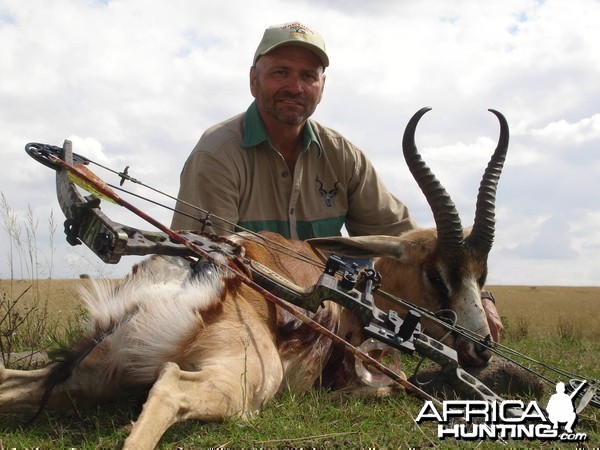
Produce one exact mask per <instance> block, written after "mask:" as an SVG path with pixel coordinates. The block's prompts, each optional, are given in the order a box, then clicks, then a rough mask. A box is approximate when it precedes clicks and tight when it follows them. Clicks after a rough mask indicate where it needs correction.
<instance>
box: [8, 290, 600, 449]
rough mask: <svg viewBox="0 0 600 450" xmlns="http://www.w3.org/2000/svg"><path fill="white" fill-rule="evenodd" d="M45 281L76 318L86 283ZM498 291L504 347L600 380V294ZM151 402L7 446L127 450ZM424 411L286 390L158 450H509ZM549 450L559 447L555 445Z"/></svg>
mask: <svg viewBox="0 0 600 450" xmlns="http://www.w3.org/2000/svg"><path fill="white" fill-rule="evenodd" d="M39 283H40V288H41V289H42V290H47V292H49V298H48V305H49V311H48V316H49V317H50V318H58V317H61V318H65V319H67V318H70V320H71V321H72V320H73V319H74V318H76V317H77V315H78V314H80V313H79V312H78V305H79V303H78V300H77V294H76V292H77V289H78V286H80V285H81V284H82V283H86V281H85V280H39ZM26 284H27V281H22V280H19V281H18V282H17V284H13V286H15V285H16V286H21V285H23V286H25V285H26ZM7 286H8V283H6V282H5V281H0V295H1V294H2V292H3V289H5V288H6V287H7ZM491 289H492V290H493V292H494V294H495V296H496V298H497V299H498V306H499V311H500V313H501V315H502V316H503V317H504V322H505V324H506V327H507V329H506V334H505V336H506V339H505V340H504V341H503V343H504V344H505V345H507V346H509V347H510V348H512V349H514V350H516V351H518V352H521V353H524V354H526V355H528V356H530V357H532V358H534V359H536V360H540V361H543V362H545V363H546V364H549V365H552V366H556V367H559V368H561V369H564V370H568V371H570V372H573V373H577V374H582V375H584V376H586V377H589V378H595V379H600V339H598V338H599V336H598V334H599V333H600V331H599V330H598V327H597V326H596V325H597V323H598V320H597V314H598V301H600V288H562V287H537V288H533V287H517V286H495V287H492V288H491ZM565 324H567V325H565ZM569 324H570V325H569ZM406 358H407V360H406V361H403V363H405V364H408V365H411V364H413V363H414V361H411V358H410V357H408V356H407V357H406ZM539 370H542V369H539ZM543 373H544V374H545V375H546V376H548V377H551V378H552V379H557V378H558V379H557V381H559V379H560V378H561V377H560V376H557V375H554V374H552V373H549V372H548V371H543ZM563 381H564V379H563ZM546 390H547V391H549V389H546ZM549 393H551V392H548V394H549ZM143 401H144V399H143V398H133V399H124V400H123V401H121V402H118V403H116V404H107V405H98V406H92V407H89V408H84V409H79V410H77V411H75V410H67V411H65V412H61V413H60V414H58V413H56V412H45V413H43V414H42V416H41V417H40V418H39V419H38V420H37V421H36V422H35V423H34V424H33V425H32V426H23V425H22V421H23V419H24V417H23V416H17V415H4V416H0V449H5V448H13V447H14V448H34V447H40V448H72V447H75V448H81V449H96V448H101V449H102V448H106V449H109V448H119V447H120V446H122V444H123V441H124V440H125V438H126V437H127V435H128V433H129V430H130V427H131V423H132V422H133V421H135V419H136V418H137V416H138V414H139V412H140V410H141V405H142V404H143ZM544 404H545V403H544ZM421 405H422V402H421V401H420V400H417V399H416V398H414V397H412V396H409V395H405V394H399V395H397V396H395V397H393V398H384V399H365V398H361V397H357V396H352V395H347V396H341V397H338V396H337V395H334V394H332V393H330V392H326V391H320V390H313V391H310V392H308V393H306V394H303V395H298V394H295V395H294V394H292V393H284V394H282V395H280V396H279V397H278V398H276V399H275V401H273V402H271V403H269V404H268V405H266V406H265V408H264V410H263V411H262V412H261V414H260V415H259V416H258V417H256V418H255V419H253V420H251V421H250V422H240V421H235V420H231V421H226V422H224V423H218V424H206V423H200V422H197V421H190V422H186V423H182V424H177V425H175V426H173V427H172V428H171V429H169V430H168V431H167V433H166V434H165V435H164V436H163V438H162V439H161V442H160V444H159V448H164V449H172V448H208V447H228V448H259V447H260V448H284V447H285V448H290V447H303V448H409V447H413V448H423V447H443V448H500V447H502V444H500V443H497V442H490V441H484V442H477V441H476V442H467V441H460V442H454V441H450V440H446V441H439V440H438V439H437V437H436V436H437V435H436V427H435V426H434V425H433V424H432V423H430V422H426V423H423V424H421V425H417V424H416V423H415V421H414V418H415V417H416V416H417V415H418V413H419V411H420V408H421ZM599 412H600V410H598V409H596V408H593V407H588V408H587V409H586V410H585V411H584V413H583V415H582V416H581V417H580V421H579V423H578V425H577V428H576V429H577V431H579V432H585V433H587V435H588V439H589V440H588V441H587V442H586V443H585V447H584V448H593V447H598V445H599V444H600V413H599ZM532 445H533V446H534V447H539V446H542V443H541V442H531V441H514V442H512V441H511V442H510V447H511V448H529V447H531V446H532ZM548 445H549V444H545V445H544V446H548ZM551 447H552V448H555V447H556V446H555V443H552V446H551Z"/></svg>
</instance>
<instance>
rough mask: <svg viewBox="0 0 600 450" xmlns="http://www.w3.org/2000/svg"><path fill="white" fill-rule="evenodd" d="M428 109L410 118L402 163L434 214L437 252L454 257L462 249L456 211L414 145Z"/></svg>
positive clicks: (459, 224)
mask: <svg viewBox="0 0 600 450" xmlns="http://www.w3.org/2000/svg"><path fill="white" fill-rule="evenodd" d="M430 110H431V108H428V107H425V108H421V109H420V110H419V111H417V112H416V113H415V115H414V116H412V118H411V119H410V121H409V122H408V125H406V130H405V131H404V137H403V139H402V149H403V152H404V160H405V161H406V164H407V165H408V168H409V169H410V172H411V173H412V175H413V177H414V179H415V181H416V182H417V184H418V185H419V187H420V188H421V191H422V192H423V194H424V195H425V198H426V199H427V203H429V206H430V207H431V211H432V212H433V218H434V220H435V225H436V227H437V232H438V245H439V249H440V252H441V253H442V254H445V255H456V254H458V253H459V252H460V250H461V248H462V246H463V228H462V224H461V222H460V217H459V215H458V211H456V206H455V205H454V203H453V202H452V199H451V198H450V195H448V193H447V192H446V189H444V186H442V184H441V183H440V182H439V181H438V179H437V178H436V177H435V175H434V174H433V172H432V171H431V169H429V167H428V166H427V164H425V162H424V161H423V159H422V158H421V155H420V154H419V152H418V150H417V146H416V144H415V130H416V128H417V124H418V123H419V120H420V119H421V117H422V116H423V115H424V114H425V113H426V112H427V111H430Z"/></svg>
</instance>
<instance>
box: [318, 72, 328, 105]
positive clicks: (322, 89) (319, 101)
mask: <svg viewBox="0 0 600 450" xmlns="http://www.w3.org/2000/svg"><path fill="white" fill-rule="evenodd" d="M321 77H322V80H323V82H322V83H321V93H320V94H319V100H317V104H319V103H321V99H322V98H323V91H324V90H325V78H326V76H325V74H322V75H321Z"/></svg>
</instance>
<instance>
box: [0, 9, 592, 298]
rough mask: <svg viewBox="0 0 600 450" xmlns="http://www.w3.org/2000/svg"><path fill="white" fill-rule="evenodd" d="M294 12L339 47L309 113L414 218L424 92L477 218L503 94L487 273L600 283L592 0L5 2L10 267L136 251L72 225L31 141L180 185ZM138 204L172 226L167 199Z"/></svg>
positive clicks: (426, 149)
mask: <svg viewBox="0 0 600 450" xmlns="http://www.w3.org/2000/svg"><path fill="white" fill-rule="evenodd" d="M290 21H300V22H303V23H305V24H307V25H308V26H310V27H311V28H313V29H315V30H317V31H318V32H319V33H320V34H322V35H323V37H324V39H325V41H326V45H327V52H328V54H329V57H330V61H331V65H330V67H328V68H327V70H326V76H327V79H326V84H325V94H324V98H323V101H322V102H321V104H320V106H319V107H318V109H317V111H316V113H315V115H314V116H313V118H314V119H315V120H317V121H319V122H320V123H322V124H324V125H326V126H329V127H331V128H333V129H335V130H337V131H339V132H341V133H342V134H344V135H345V136H346V137H347V138H348V139H350V140H351V141H352V142H353V143H354V144H356V145H358V146H359V147H360V148H361V149H362V150H363V151H364V152H365V154H366V155H367V156H368V157H369V159H370V160H371V161H372V162H373V164H374V165H375V168H376V169H377V170H378V172H379V174H380V175H381V177H382V178H383V180H384V182H385V184H386V185H387V186H388V188H389V189H390V190H391V191H392V192H393V193H394V194H395V195H396V196H397V197H398V198H400V199H401V200H402V201H403V202H404V203H405V204H406V205H407V206H408V208H409V210H410V211H411V214H412V215H413V217H414V218H415V220H416V222H417V223H418V224H419V226H422V227H431V226H433V218H432V215H431V211H430V209H429V206H428V205H427V203H426V201H425V199H424V197H423V195H422V193H421V192H420V191H419V189H418V186H417V185H416V183H415V182H414V180H413V179H412V177H411V175H410V173H409V172H408V170H407V168H406V166H405V163H404V160H403V158H402V154H401V139H402V133H403V130H404V127H405V125H406V123H407V122H408V120H409V119H410V117H411V116H412V114H414V113H415V112H416V111H417V110H418V109H420V108H421V107H423V106H429V107H432V108H433V109H432V111H430V112H429V113H427V114H426V115H425V116H424V117H423V119H422V120H421V122H420V124H419V127H418V129H417V137H416V141H417V145H418V147H419V149H420V151H421V153H422V155H423V158H424V159H425V161H426V162H427V163H428V164H429V166H430V167H431V169H432V170H433V171H434V173H435V174H436V175H437V177H438V178H439V179H440V181H441V182H442V184H443V185H444V186H445V187H446V189H447V191H448V192H449V193H450V195H451V196H452V198H453V200H454V202H455V204H456V206H457V209H458V211H459V213H460V215H461V218H462V222H463V225H464V226H470V225H472V220H473V214H474V209H475V199H476V195H477V189H478V186H479V181H480V179H481V176H482V174H483V171H484V169H485V166H486V165H487V161H488V159H489V157H490V156H491V153H492V152H493V150H494V148H495V145H496V142H497V138H498V132H499V129H498V122H497V120H496V118H495V117H494V116H493V115H492V114H491V113H490V112H488V111H487V109H488V108H493V109H496V110H499V111H500V112H502V113H503V114H504V115H505V117H506V118H507V120H508V123H509V126H510V130H511V138H510V146H509V151H508V155H507V160H506V164H505V168H504V171H503V174H502V177H501V179H500V183H499V186H498V193H497V201H496V219H497V224H496V237H495V241H494V247H493V248H492V251H491V253H490V257H489V277H488V283H489V284H508V285H571V286H586V285H590V286H598V285H600V256H598V255H599V252H600V195H599V194H598V186H599V184H600V183H599V180H600V154H599V152H600V148H599V147H600V81H599V80H600V27H599V26H598V24H599V23H600V1H598V0H569V1H568V2H566V1H562V0H547V1H539V0H537V1H533V0H502V1H485V2H474V1H467V0H462V1H461V0H420V1H407V0H406V1H405V0H401V1H398V0H373V1H368V2H367V1H362V0H361V1H359V0H294V1H285V0H253V1H252V2H249V1H247V0H233V1H227V0H223V1H220V2H213V1H202V0H198V1H191V0H170V1H168V2H166V1H159V0H104V1H92V0H89V1H85V0H53V1H46V0H0V157H1V163H0V174H1V176H0V191H1V194H2V205H1V206H2V208H1V211H2V223H1V225H2V226H3V228H2V233H0V252H1V253H0V279H4V278H9V277H15V278H21V277H24V278H27V277H29V276H30V275H32V274H33V275H35V276H38V277H40V278H44V277H48V276H50V277H53V278H71V277H77V276H79V275H80V274H82V273H86V274H91V275H92V276H108V277H118V276H122V275H124V274H125V273H127V272H128V270H129V269H130V267H131V265H132V264H133V263H134V262H135V261H137V260H138V259H139V258H136V257H124V258H123V259H122V260H121V262H120V263H119V264H117V265H106V264H104V263H102V262H101V261H100V260H99V259H98V258H97V257H96V256H95V255H94V254H93V253H92V252H91V251H90V250H89V249H87V248H85V247H83V246H78V247H71V246H70V245H69V244H68V243H67V242H66V241H65V239H64V234H63V221H64V216H63V214H62V211H61V210H60V206H59V205H58V203H57V200H56V192H55V184H54V172H53V171H52V170H50V169H48V168H47V167H45V166H43V165H41V164H39V163H37V162H35V161H34V160H33V159H31V158H30V157H29V156H28V155H27V154H26V153H25V151H24V146H25V144H26V143H28V142H41V143H47V144H51V145H58V146H62V143H63V141H64V140H65V139H69V140H71V141H72V142H73V149H74V151H75V152H76V153H78V154H81V155H84V156H86V157H88V158H90V159H92V160H94V161H97V162H99V163H101V164H103V165H106V166H108V167H111V168H114V169H116V170H119V171H120V170H123V169H124V167H125V166H129V173H130V175H131V176H133V177H135V178H137V179H139V180H141V181H143V182H144V183H146V184H149V185H151V186H153V187H155V188H157V189H160V190H162V191H164V192H167V193H170V194H172V195H176V194H177V190H178V185H179V173H180V171H181V167H182V165H183V163H184V161H185V159H186V157H187V156H188V154H189V152H190V151H191V150H192V148H193V147H194V145H195V144H196V142H197V141H198V139H199V137H200V136H201V134H202V133H203V131H204V130H206V129H207V128H208V127H209V126H211V125H213V124H215V123H218V122H220V121H222V120H225V119H227V118H229V117H231V116H233V115H236V114H238V113H240V112H242V111H245V110H246V108H247V107H248V105H249V104H250V102H251V101H252V97H251V95H250V92H249V87H248V73H249V68H250V65H251V63H252V56H253V55H254V51H255V49H256V46H257V45H258V42H259V41H260V38H261V37H262V33H263V31H264V29H265V28H266V27H267V26H269V25H272V24H278V23H284V22H290ZM94 170H96V169H94ZM96 173H97V174H98V175H100V176H101V177H103V179H105V181H108V182H110V183H113V184H117V183H118V181H119V180H118V178H116V176H115V175H111V174H110V173H105V172H103V171H101V170H96ZM130 188H131V190H133V191H135V192H140V193H141V194H146V193H147V192H144V191H143V190H141V188H138V187H137V186H134V185H130ZM152 197H153V198H155V196H154V195H153V196H152ZM161 201H162V200H161ZM164 201H165V202H166V203H167V204H169V205H172V203H173V202H172V201H170V200H168V199H164ZM132 203H135V204H136V206H138V207H140V208H142V209H144V211H146V212H147V213H149V214H150V215H152V216H154V217H155V218H156V219H157V220H159V221H160V222H162V223H164V224H167V225H168V224H169V223H170V218H171V212H170V211H168V210H166V209H162V208H159V207H157V206H155V205H152V204H148V203H143V202H142V203H140V202H139V201H133V200H132ZM102 208H103V211H104V212H105V213H107V215H109V217H111V219H113V220H115V221H118V222H121V223H125V224H128V225H132V226H136V227H140V228H143V229H150V230H151V229H152V226H151V225H148V224H145V223H144V222H143V221H142V220H141V219H138V218H137V217H135V216H134V215H133V214H131V213H129V212H128V211H126V210H124V209H123V208H120V207H118V206H116V205H110V204H105V202H104V203H103V205H102ZM15 229H18V230H20V233H19V234H17V235H16V236H17V237H15V233H14V231H13V232H12V234H11V230H15Z"/></svg>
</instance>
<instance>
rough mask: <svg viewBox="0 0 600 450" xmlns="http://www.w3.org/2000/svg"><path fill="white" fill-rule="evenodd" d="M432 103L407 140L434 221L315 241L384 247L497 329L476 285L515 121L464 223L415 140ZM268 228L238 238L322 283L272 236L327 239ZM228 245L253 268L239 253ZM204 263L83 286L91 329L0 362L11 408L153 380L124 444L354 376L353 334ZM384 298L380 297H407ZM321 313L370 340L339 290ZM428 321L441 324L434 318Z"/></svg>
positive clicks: (398, 271) (305, 249)
mask: <svg viewBox="0 0 600 450" xmlns="http://www.w3.org/2000/svg"><path fill="white" fill-rule="evenodd" d="M424 112H425V110H422V111H420V112H419V113H417V115H415V117H413V119H412V120H411V122H410V123H409V125H408V127H407V132H406V133H405V140H404V142H403V147H404V150H405V158H406V160H407V163H408V164H409V167H411V170H412V171H413V174H414V175H415V178H416V179H417V181H418V182H419V184H420V185H421V188H422V190H423V192H424V193H425V196H426V198H427V200H428V202H429V203H430V205H431V208H432V210H433V212H434V216H435V220H436V227H437V230H436V229H432V230H414V231H411V232H409V233H406V234H405V235H403V236H400V237H389V236H388V237H362V238H327V239H317V240H313V241H311V244H313V245H318V246H319V247H322V248H325V249H327V250H335V251H340V250H343V252H344V253H349V254H350V255H358V256H379V257H380V258H379V259H378V261H377V269H378V270H379V271H380V272H381V275H382V279H383V280H384V285H383V286H382V289H384V290H385V291H387V292H390V293H392V294H395V295H397V296H400V297H402V298H405V299H407V300H409V301H412V302H413V303H416V304H419V305H421V306H424V307H426V308H428V309H431V310H434V311H437V310H439V309H442V308H449V309H453V310H454V311H455V312H456V314H457V317H458V323H459V325H462V326H464V327H466V328H468V329H470V330H472V331H475V332H478V333H480V334H482V335H487V334H488V333H489V328H488V326H487V322H486V320H485V314H484V312H483V309H482V305H481V300H480V295H479V293H480V290H481V288H482V285H483V283H484V281H485V276H486V272H487V268H486V267H487V266H486V261H487V254H488V253H489V249H490V248H491V239H492V236H493V229H494V221H493V207H494V192H495V186H496V183H497V180H498V177H499V173H500V169H501V166H502V162H503V160H504V154H505V152H506V147H507V143H508V130H507V126H506V122H505V121H504V118H503V117H502V116H501V115H498V117H499V118H500V123H501V130H502V131H501V137H500V143H499V145H498V148H497V149H496V152H495V153H494V156H493V157H492V161H491V162H490V165H489V166H488V170H487V171H486V174H485V175H484V178H483V181H482V184H481V188H480V194H479V196H478V206H477V213H476V219H475V224H474V226H473V230H472V231H470V232H463V229H462V226H461V225H460V220H459V219H458V214H457V213H456V210H455V209H454V206H453V205H452V204H451V202H450V199H449V197H448V195H447V194H446V193H445V191H444V190H443V188H441V185H440V184H439V182H437V180H435V177H433V175H432V174H431V172H430V171H429V169H428V168H427V167H426V166H425V165H424V164H423V163H422V161H421V160H420V156H419V155H418V152H417V150H416V147H415V146H414V131H415V127H416V124H417V122H418V120H419V118H420V117H421V116H422V114H424ZM407 136H408V137H407ZM411 136H412V137H411ZM490 167H491V169H490ZM465 236H466V237H465ZM265 237H268V239H269V243H267V245H266V246H265V245H263V243H261V242H258V241H260V238H258V239H257V238H256V237H252V238H250V237H249V236H244V235H241V236H236V237H233V238H232V239H233V240H235V241H236V243H237V244H239V245H241V246H242V247H243V248H244V250H245V256H246V258H247V259H250V260H255V261H258V262H260V263H261V264H263V265H265V266H267V267H269V268H270V269H271V270H273V271H275V272H277V273H278V274H280V275H281V276H283V277H285V278H287V279H288V280H290V281H292V282H294V283H295V284H297V285H298V286H301V287H309V286H312V285H314V284H315V282H316V281H317V279H318V277H319V275H320V274H321V269H319V268H318V266H317V265H313V264H311V263H309V262H306V259H303V260H299V259H297V258H295V257H294V256H292V255H290V254H289V253H288V252H286V253H285V254H282V253H280V252H278V251H276V250H275V249H274V248H275V247H272V242H273V241H276V242H279V243H280V244H282V245H284V246H286V247H288V248H291V249H293V250H294V251H295V252H299V253H302V254H304V255H305V256H306V258H307V259H308V260H313V261H322V255H320V254H319V252H318V250H316V249H314V248H313V246H312V245H311V244H309V243H305V242H290V241H287V240H285V239H284V238H282V237H281V236H279V235H275V234H272V233H266V234H265ZM217 258H222V262H223V264H225V265H230V266H231V265H233V266H235V268H236V270H241V271H244V270H245V268H244V267H243V266H241V265H240V263H239V260H237V259H225V257H224V256H217ZM199 267H203V269H196V270H192V268H191V266H190V263H189V261H188V260H186V259H184V258H175V257H164V256H153V257H150V258H149V259H147V260H145V261H143V262H141V263H139V264H137V265H136V266H134V268H133V270H132V272H131V273H130V274H129V275H128V276H127V277H126V278H125V279H124V280H123V281H122V282H121V283H120V284H119V285H117V286H110V285H108V284H102V283H98V282H94V283H93V284H92V287H91V289H89V290H88V291H87V293H85V294H84V295H83V298H84V301H85V302H86V304H87V307H88V309H89V311H90V315H89V321H88V323H87V326H86V331H85V333H84V336H83V337H82V338H81V340H80V341H79V343H78V344H77V345H75V346H74V347H73V348H71V349H70V350H68V351H66V352H65V353H64V356H63V358H61V359H60V360H59V361H58V362H55V363H53V364H51V365H49V366H47V367H45V368H43V369H39V370H33V371H17V370H8V369H5V368H4V367H2V366H0V411H12V412H17V411H22V412H30V413H34V412H36V411H38V410H39V408H40V405H42V404H46V405H47V406H48V407H50V408H61V407H68V406H69V405H70V404H71V402H72V399H75V400H81V401H84V402H85V401H88V402H96V401H101V400H110V399H115V398H119V397H122V396H123V395H128V394H131V393H132V392H135V391H144V390H147V389H148V388H150V392H149V394H148V399H147V402H146V404H145V405H144V408H143V411H142V414H141V416H140V417H139V419H138V421H137V422H136V423H135V425H134V427H133V429H132V432H131V434H130V436H129V438H128V439H127V441H126V443H125V445H126V447H129V448H152V447H153V446H154V445H156V443H157V442H158V440H159V439H160V437H161V436H162V434H163V433H164V431H165V430H166V429H167V428H168V427H169V426H170V425H171V424H173V423H175V422H177V421H182V420H187V419H199V420H205V421H212V420H220V419H223V418H226V417H235V416H241V417H244V416H248V415H251V414H253V413H255V412H257V411H259V410H260V409H261V407H262V405H264V404H265V403H266V402H268V401H269V400H270V399H271V398H273V396H274V395H276V394H277V393H278V392H279V391H281V390H283V389H291V390H293V391H302V390H306V389H309V388H310V387H311V386H313V385H314V384H315V382H317V381H320V382H322V383H325V384H327V385H329V386H332V387H341V386H348V385H351V384H353V383H355V382H356V381H357V380H356V376H355V374H354V372H353V357H352V356H350V354H349V353H347V352H344V351H343V348H340V347H338V346H336V345H334V344H333V343H332V342H331V341H330V340H329V339H328V338H326V337H324V336H323V335H321V334H319V333H317V332H316V331H314V330H313V329H312V328H311V327H309V326H307V325H306V324H304V323H303V322H301V321H300V320H298V319H296V318H295V317H294V316H293V315H291V314H290V313H288V312H286V311H284V310H282V309H281V308H279V307H276V306H275V305H274V304H273V303H271V302H269V301H268V300H266V299H265V298H263V297H262V296H261V295H259V294H258V293H257V292H255V291H254V290H252V289H250V288H249V287H247V286H246V285H245V284H242V283H241V282H240V280H239V279H238V278H236V277H234V276H233V275H231V273H230V272H228V271H221V270H218V269H215V267H214V266H212V265H202V264H201V265H200V266H199ZM378 302H379V306H380V307H382V308H383V309H397V308H396V307H395V306H394V307H392V306H391V305H386V304H384V303H385V301H382V300H378ZM382 302H383V303H382ZM312 316H313V318H314V319H315V320H316V321H318V322H319V323H320V324H322V325H323V326H325V327H326V328H328V329H330V330H332V331H334V332H336V333H337V334H338V335H339V336H341V337H342V338H344V339H346V340H348V341H349V342H350V343H352V344H354V345H358V344H359V343H360V342H362V340H363V336H362V330H361V327H360V325H359V324H358V322H357V321H356V319H355V318H354V317H353V316H352V315H351V314H350V313H349V312H348V311H347V310H345V309H344V308H342V307H340V306H339V305H337V304H335V303H333V302H329V301H327V302H324V307H323V308H320V309H319V310H318V312H317V313H316V314H313V315H312ZM430 332H431V333H433V334H434V335H435V334H437V333H439V330H436V329H435V328H434V327H431V328H430ZM458 350H459V354H460V355H461V358H462V360H463V361H465V362H469V363H473V364H482V363H485V361H487V359H488V358H489V355H487V354H486V353H485V352H479V351H478V350H477V349H476V348H475V347H474V346H473V345H472V344H462V343H460V344H458Z"/></svg>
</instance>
